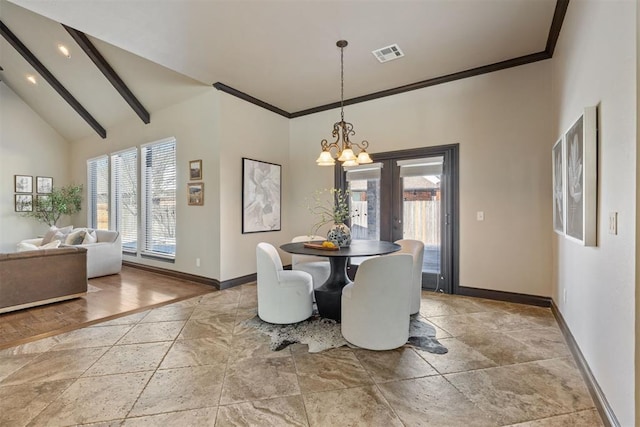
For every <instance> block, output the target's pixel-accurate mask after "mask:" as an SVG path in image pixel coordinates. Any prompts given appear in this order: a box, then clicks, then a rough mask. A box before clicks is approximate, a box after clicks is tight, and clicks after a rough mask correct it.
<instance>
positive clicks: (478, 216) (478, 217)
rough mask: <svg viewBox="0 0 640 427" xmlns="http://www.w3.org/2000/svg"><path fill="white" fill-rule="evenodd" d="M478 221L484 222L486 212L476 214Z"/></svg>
mask: <svg viewBox="0 0 640 427" xmlns="http://www.w3.org/2000/svg"><path fill="white" fill-rule="evenodd" d="M476 219H477V220H478V221H484V212H482V211H478V212H476Z"/></svg>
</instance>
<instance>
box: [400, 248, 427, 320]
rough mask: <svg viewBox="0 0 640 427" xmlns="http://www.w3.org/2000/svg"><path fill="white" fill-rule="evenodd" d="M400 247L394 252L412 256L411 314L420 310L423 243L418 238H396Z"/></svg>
mask: <svg viewBox="0 0 640 427" xmlns="http://www.w3.org/2000/svg"><path fill="white" fill-rule="evenodd" d="M395 243H397V244H399V245H400V246H401V247H402V249H400V251H398V252H395V254H401V253H404V254H409V255H411V256H412V257H413V268H412V274H411V283H413V289H412V293H411V314H416V313H418V312H419V311H420V300H421V299H422V262H423V259H424V243H422V242H421V241H419V240H412V239H403V240H397V241H396V242H395Z"/></svg>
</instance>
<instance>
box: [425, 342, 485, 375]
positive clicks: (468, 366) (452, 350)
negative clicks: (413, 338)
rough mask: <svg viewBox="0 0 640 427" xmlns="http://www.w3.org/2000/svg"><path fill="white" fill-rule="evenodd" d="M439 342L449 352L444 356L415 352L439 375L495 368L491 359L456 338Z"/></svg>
mask: <svg viewBox="0 0 640 427" xmlns="http://www.w3.org/2000/svg"><path fill="white" fill-rule="evenodd" d="M439 341H440V343H441V344H442V345H443V346H445V347H447V349H448V350H449V351H448V352H447V353H446V354H433V353H429V352H427V351H424V350H420V349H415V351H416V353H418V354H419V355H420V356H421V357H422V358H424V359H425V360H426V361H427V362H429V364H431V366H433V367H434V368H435V369H436V370H437V371H438V372H439V373H441V374H447V373H451V372H462V371H470V370H474V369H482V368H490V367H493V366H496V363H495V362H493V361H492V360H491V359H488V358H487V357H486V356H484V355H482V353H480V352H478V351H477V350H474V349H473V348H472V347H469V346H468V345H466V344H465V343H463V342H462V341H460V340H458V339H457V338H444V339H441V340H439Z"/></svg>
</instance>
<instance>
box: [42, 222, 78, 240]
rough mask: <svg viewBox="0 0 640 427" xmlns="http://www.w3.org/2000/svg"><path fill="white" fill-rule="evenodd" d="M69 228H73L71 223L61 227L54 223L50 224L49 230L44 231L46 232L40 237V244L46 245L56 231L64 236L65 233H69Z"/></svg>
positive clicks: (52, 238)
mask: <svg viewBox="0 0 640 427" xmlns="http://www.w3.org/2000/svg"><path fill="white" fill-rule="evenodd" d="M71 230H73V225H69V226H67V227H62V228H58V227H56V226H55V225H52V226H51V228H49V230H48V231H47V232H46V234H45V235H44V237H43V238H42V243H41V244H42V245H46V244H47V243H49V242H51V241H52V240H54V237H55V236H56V233H61V234H63V235H64V236H66V235H67V234H69V233H70V232H71Z"/></svg>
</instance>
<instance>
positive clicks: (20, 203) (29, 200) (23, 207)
mask: <svg viewBox="0 0 640 427" xmlns="http://www.w3.org/2000/svg"><path fill="white" fill-rule="evenodd" d="M32 211H33V195H32V194H16V212H32Z"/></svg>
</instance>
